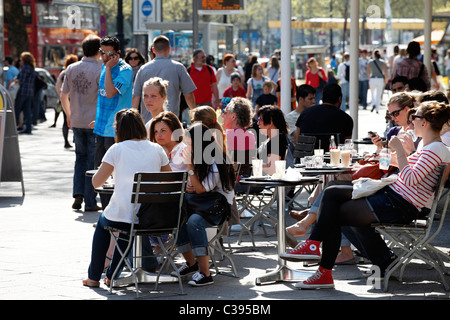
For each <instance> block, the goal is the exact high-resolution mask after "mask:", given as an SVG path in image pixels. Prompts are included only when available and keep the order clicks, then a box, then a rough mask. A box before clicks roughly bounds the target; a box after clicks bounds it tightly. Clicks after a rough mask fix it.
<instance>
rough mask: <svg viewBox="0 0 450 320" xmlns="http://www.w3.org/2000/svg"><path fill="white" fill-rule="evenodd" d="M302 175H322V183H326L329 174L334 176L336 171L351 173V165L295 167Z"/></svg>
mask: <svg viewBox="0 0 450 320" xmlns="http://www.w3.org/2000/svg"><path fill="white" fill-rule="evenodd" d="M297 170H298V171H299V172H300V173H301V174H302V175H303V176H308V177H311V176H322V177H323V185H324V186H325V185H327V183H328V182H329V180H330V176H334V175H335V174H338V173H352V172H353V168H352V167H338V166H336V167H322V168H298V169H297Z"/></svg>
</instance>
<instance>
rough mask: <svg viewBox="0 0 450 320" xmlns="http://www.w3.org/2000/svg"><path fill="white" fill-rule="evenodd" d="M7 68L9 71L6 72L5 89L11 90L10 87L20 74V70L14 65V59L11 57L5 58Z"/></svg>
mask: <svg viewBox="0 0 450 320" xmlns="http://www.w3.org/2000/svg"><path fill="white" fill-rule="evenodd" d="M3 63H4V65H5V67H8V70H7V71H6V72H5V88H6V89H9V85H10V84H11V82H13V80H14V78H15V77H16V76H17V75H18V74H19V69H17V68H16V67H15V66H14V65H13V59H12V58H11V57H5V61H3Z"/></svg>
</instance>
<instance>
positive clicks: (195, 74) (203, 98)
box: [187, 49, 220, 109]
mask: <svg viewBox="0 0 450 320" xmlns="http://www.w3.org/2000/svg"><path fill="white" fill-rule="evenodd" d="M192 59H193V62H192V64H191V66H190V67H189V68H187V71H188V73H189V75H190V76H191V79H192V81H194V84H195V86H196V87H197V89H195V90H194V97H195V103H196V104H197V106H210V107H213V108H214V109H216V108H217V107H218V106H219V103H220V98H219V91H218V89H217V79H216V75H215V72H214V70H213V68H212V67H211V66H209V65H208V64H207V63H206V54H205V51H203V50H202V49H197V50H194V53H193V54H192Z"/></svg>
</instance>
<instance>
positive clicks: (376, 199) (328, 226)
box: [280, 101, 450, 289]
mask: <svg viewBox="0 0 450 320" xmlns="http://www.w3.org/2000/svg"><path fill="white" fill-rule="evenodd" d="M411 117H412V119H413V121H414V131H415V134H416V135H417V136H418V137H421V138H422V140H423V148H422V149H420V150H418V151H417V152H415V153H414V154H413V155H411V156H408V154H407V153H406V152H405V150H404V148H403V145H402V142H401V141H400V139H399V138H398V137H397V136H394V137H392V138H391V140H390V141H389V148H391V149H392V150H393V151H395V152H396V153H397V158H398V164H399V170H400V171H399V174H398V179H397V181H396V182H395V183H393V184H391V185H389V186H386V187H384V188H383V189H381V190H380V191H378V192H376V193H375V194H374V195H371V196H368V197H365V198H360V199H355V200H353V199H352V191H353V187H352V186H345V185H344V186H330V187H328V188H326V189H325V190H324V195H323V198H322V202H321V205H320V208H319V219H318V220H317V222H316V224H315V226H314V229H313V231H312V233H311V235H310V237H309V239H308V240H306V241H305V242H304V243H302V244H299V245H298V246H297V247H296V249H294V250H292V251H289V252H285V253H282V254H280V257H281V258H283V259H289V260H297V261H305V260H311V259H312V260H318V259H320V266H319V269H318V270H317V272H316V273H315V274H314V275H313V276H311V277H310V278H308V279H307V280H306V281H301V282H299V283H297V284H296V285H295V286H296V287H297V288H303V289H316V288H334V281H333V277H332V271H331V270H332V268H333V266H334V262H335V260H336V256H337V255H338V252H339V246H340V241H341V226H352V227H357V228H355V229H356V230H357V235H358V239H359V241H360V243H361V244H362V245H363V247H364V249H365V251H366V254H367V255H368V257H369V259H370V260H371V261H372V263H373V264H374V265H377V266H378V267H379V268H380V271H381V274H384V272H385V270H386V268H387V267H388V266H389V265H390V264H391V263H392V261H393V259H395V254H393V253H392V251H391V250H390V249H389V248H388V246H387V245H386V243H385V241H384V240H383V239H382V238H381V236H380V234H378V233H376V232H375V231H374V230H373V228H370V226H371V224H372V223H377V222H381V223H399V224H409V223H410V222H411V221H412V220H413V219H414V218H416V217H417V216H419V215H420V214H421V211H422V210H425V208H431V204H432V201H433V190H434V189H435V187H436V184H437V182H438V177H439V175H440V172H441V169H442V167H443V165H446V164H448V163H449V162H450V150H449V148H448V147H447V146H446V145H445V144H443V143H442V141H441V136H440V134H441V133H440V132H441V130H442V127H443V126H444V124H445V123H448V121H449V118H450V105H448V104H443V103H439V102H436V101H434V102H425V103H422V104H421V105H420V106H419V107H418V108H417V111H416V112H415V114H414V115H412V116H411ZM320 245H322V249H323V250H322V254H321V252H320V250H319V247H320Z"/></svg>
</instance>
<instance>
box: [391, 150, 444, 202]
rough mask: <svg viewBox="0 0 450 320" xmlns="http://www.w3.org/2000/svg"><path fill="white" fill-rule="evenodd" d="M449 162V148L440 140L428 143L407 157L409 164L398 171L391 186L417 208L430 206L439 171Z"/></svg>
mask: <svg viewBox="0 0 450 320" xmlns="http://www.w3.org/2000/svg"><path fill="white" fill-rule="evenodd" d="M449 162H450V150H449V148H448V147H447V146H445V145H444V144H443V143H441V142H433V143H430V144H428V145H426V146H425V147H423V148H422V149H421V150H418V151H417V152H416V153H414V154H413V155H411V156H409V157H408V163H409V166H406V167H404V168H403V169H402V170H401V171H400V173H399V174H398V179H397V181H396V182H395V183H393V184H392V185H391V188H392V189H394V190H395V191H396V192H397V193H399V194H400V195H401V196H402V197H403V198H405V199H406V200H408V201H409V202H411V203H412V204H413V205H414V206H415V207H416V208H418V209H419V210H420V209H422V208H423V207H426V208H431V204H432V202H433V193H434V191H435V189H436V186H437V182H438V180H439V174H440V171H441V169H442V166H443V165H444V164H447V163H449Z"/></svg>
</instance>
